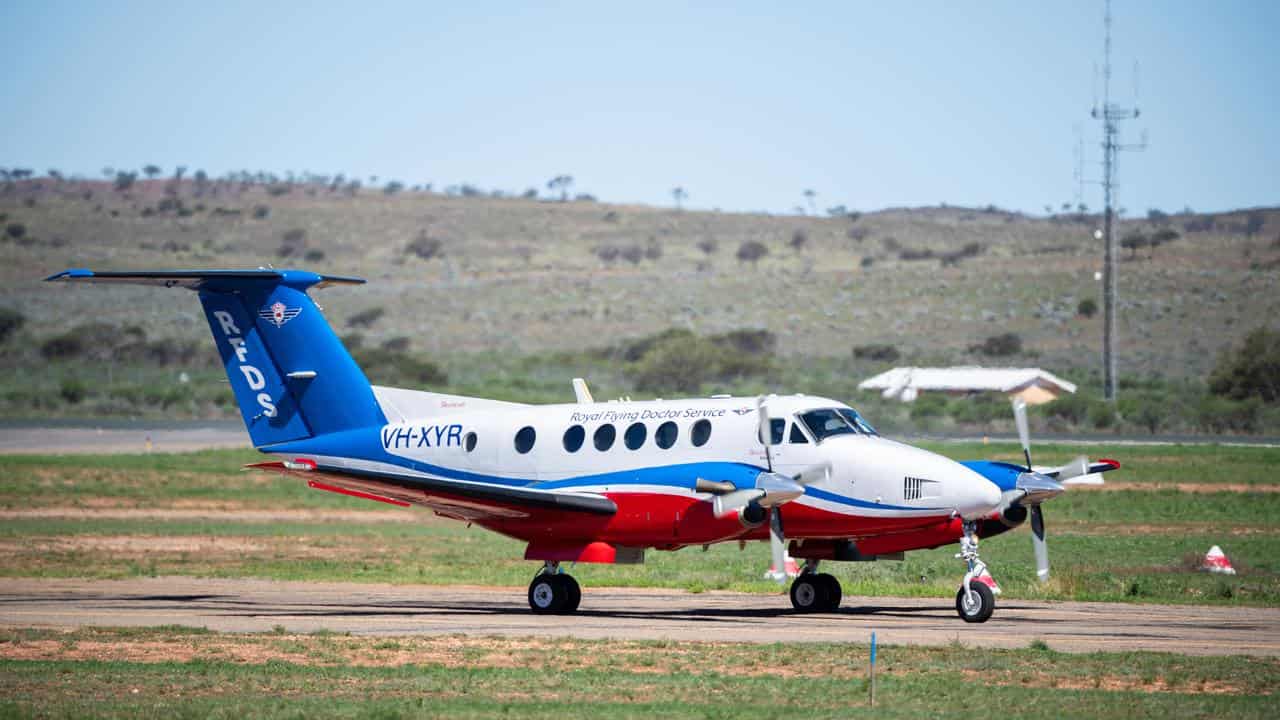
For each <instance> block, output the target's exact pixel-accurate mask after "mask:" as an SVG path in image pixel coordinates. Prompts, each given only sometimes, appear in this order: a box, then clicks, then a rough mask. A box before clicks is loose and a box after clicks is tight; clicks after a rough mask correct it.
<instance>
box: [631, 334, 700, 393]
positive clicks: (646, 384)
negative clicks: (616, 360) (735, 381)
mask: <svg viewBox="0 0 1280 720" xmlns="http://www.w3.org/2000/svg"><path fill="white" fill-rule="evenodd" d="M719 364H720V350H719V348H717V347H716V346H715V345H714V344H713V343H711V342H708V341H707V340H705V339H702V338H697V337H693V338H689V339H674V338H673V339H671V340H668V341H665V342H661V343H658V344H656V345H655V346H654V347H652V348H651V349H650V350H649V351H648V352H646V353H645V354H644V355H643V356H642V357H641V358H640V359H639V360H637V361H636V362H635V363H633V364H632V366H631V367H630V368H629V373H628V374H629V375H630V376H631V379H632V382H633V383H635V387H636V390H639V391H641V392H655V393H657V392H664V391H667V390H674V391H676V392H682V393H696V392H698V390H699V389H700V388H701V387H702V384H703V383H705V382H708V381H710V380H711V379H712V378H713V377H715V376H716V374H717V369H718V366H719Z"/></svg>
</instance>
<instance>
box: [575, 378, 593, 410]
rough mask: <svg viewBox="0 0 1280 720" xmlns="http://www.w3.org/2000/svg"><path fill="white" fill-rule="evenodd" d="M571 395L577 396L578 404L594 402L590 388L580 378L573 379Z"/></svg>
mask: <svg viewBox="0 0 1280 720" xmlns="http://www.w3.org/2000/svg"><path fill="white" fill-rule="evenodd" d="M573 395H574V397H576V398H578V404H579V405H590V404H591V403H593V402H595V401H596V400H595V398H593V397H591V390H589V389H588V388H587V381H586V380H583V379H582V378H574V379H573Z"/></svg>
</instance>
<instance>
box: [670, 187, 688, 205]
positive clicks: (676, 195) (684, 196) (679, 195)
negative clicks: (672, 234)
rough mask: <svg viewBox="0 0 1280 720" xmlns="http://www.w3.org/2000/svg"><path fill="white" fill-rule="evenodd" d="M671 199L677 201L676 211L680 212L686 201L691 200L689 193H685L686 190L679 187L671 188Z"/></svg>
mask: <svg viewBox="0 0 1280 720" xmlns="http://www.w3.org/2000/svg"><path fill="white" fill-rule="evenodd" d="M671 198H672V199H673V200H675V201H676V209H677V210H680V209H681V208H682V206H683V203H684V201H685V200H688V199H689V193H687V192H685V189H684V188H682V187H680V186H678V185H677V186H676V187H673V188H671Z"/></svg>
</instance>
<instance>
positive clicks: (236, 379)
mask: <svg viewBox="0 0 1280 720" xmlns="http://www.w3.org/2000/svg"><path fill="white" fill-rule="evenodd" d="M46 279H47V280H50V281H87V282H107V283H132V284H141V285H159V286H163V287H167V288H171V287H182V288H187V289H189V290H195V291H196V292H197V293H199V297H200V303H201V304H202V305H203V306H204V312H205V317H206V318H207V319H208V321H209V329H210V330H211V331H212V332H213V339H214V342H215V343H216V344H217V346H218V353H219V355H220V356H221V357H222V364H223V366H224V367H225V369H226V371H227V378H228V379H229V380H230V381H231V389H232V390H233V391H234V392H235V397H236V402H237V403H238V404H239V406H240V413H241V415H243V416H244V424H245V427H246V428H247V429H248V431H249V438H250V439H251V440H252V441H253V444H254V446H255V447H263V446H266V445H274V444H275V443H281V442H287V441H290V440H301V439H304V438H308V437H314V436H316V435H325V434H328V433H332V432H338V431H342V430H351V429H354V428H358V427H368V426H379V425H383V424H385V423H386V418H385V417H384V416H383V414H382V409H381V408H380V407H379V406H378V402H377V400H376V399H375V398H374V395H373V389H372V387H370V385H369V381H368V379H366V378H365V376H364V372H363V371H361V370H360V367H359V366H358V365H356V363H355V361H354V360H352V359H351V355H350V354H349V353H348V352H347V350H346V348H344V347H343V346H342V343H341V341H339V340H338V336H337V335H335V334H334V332H333V329H332V328H330V327H329V323H328V322H326V321H325V319H324V315H323V314H321V312H320V308H319V307H317V306H316V304H315V303H314V302H312V300H311V298H310V297H309V296H308V295H307V289H308V288H311V287H324V286H325V285H331V284H337V283H344V284H358V283H363V282H364V281H363V280H360V279H358V278H347V277H338V276H325V275H317V274H315V273H311V272H305V271H299V270H160V271H136V272H133V271H125V272H94V271H92V270H85V269H73V270H67V271H64V272H61V273H58V274H57V275H53V276H51V277H49V278H46Z"/></svg>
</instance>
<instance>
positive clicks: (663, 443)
mask: <svg viewBox="0 0 1280 720" xmlns="http://www.w3.org/2000/svg"><path fill="white" fill-rule="evenodd" d="M679 435H680V429H679V428H678V427H676V424H675V423H673V422H671V421H670V420H668V421H666V422H664V423H662V424H661V425H659V426H658V429H657V430H655V431H654V433H653V441H654V442H656V443H658V447H660V448H662V449H663V450H666V449H668V448H670V447H671V446H672V445H675V444H676V438H677V437H678V436H679Z"/></svg>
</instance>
